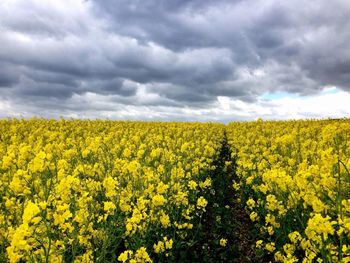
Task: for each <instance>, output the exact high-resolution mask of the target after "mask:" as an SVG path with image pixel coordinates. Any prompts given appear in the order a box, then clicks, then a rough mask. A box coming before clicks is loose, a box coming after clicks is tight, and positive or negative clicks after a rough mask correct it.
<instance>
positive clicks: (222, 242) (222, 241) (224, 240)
mask: <svg viewBox="0 0 350 263" xmlns="http://www.w3.org/2000/svg"><path fill="white" fill-rule="evenodd" d="M226 244H227V239H225V238H221V239H220V246H222V247H226Z"/></svg>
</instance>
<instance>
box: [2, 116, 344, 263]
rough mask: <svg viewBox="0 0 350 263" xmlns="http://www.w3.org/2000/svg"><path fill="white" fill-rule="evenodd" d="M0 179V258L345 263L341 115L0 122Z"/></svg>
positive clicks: (12, 120) (17, 259)
mask: <svg viewBox="0 0 350 263" xmlns="http://www.w3.org/2000/svg"><path fill="white" fill-rule="evenodd" d="M0 177H1V178H0V206H1V207H0V208H1V209H0V262H183V261H191V262H195V261H196V262H197V261H200V262H245V261H248V262H249V260H250V261H252V260H253V261H254V260H257V261H258V260H260V261H272V262H273V261H276V262H350V120H348V119H343V120H319V121H316V120H308V121H306V120H305V121H279V122H276V121H262V120H258V121H255V122H235V123H230V124H229V125H226V126H225V125H223V124H214V123H179V122H168V123H166V122H163V123H162V122H158V123H157V122H153V123H149V122H127V121H125V122H123V121H103V120H64V119H62V120H44V119H31V120H16V119H10V120H0ZM245 218H246V219H247V220H246V222H248V224H247V223H244V222H243V221H244V220H245ZM241 221H242V222H243V223H242V222H241ZM245 235H249V237H245ZM245 238H246V239H245ZM247 240H248V241H247ZM247 242H248V244H245V243H247ZM249 242H250V243H249ZM248 254H249V255H248ZM253 254H254V255H253ZM193 255H194V256H193ZM249 258H250V259H249Z"/></svg>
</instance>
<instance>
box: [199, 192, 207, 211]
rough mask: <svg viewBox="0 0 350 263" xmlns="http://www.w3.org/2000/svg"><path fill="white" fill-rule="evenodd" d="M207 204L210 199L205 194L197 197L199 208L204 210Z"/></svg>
mask: <svg viewBox="0 0 350 263" xmlns="http://www.w3.org/2000/svg"><path fill="white" fill-rule="evenodd" d="M207 204H208V201H207V200H206V199H205V198H204V197H203V196H200V197H199V198H198V199H197V208H198V209H202V210H203V211H205V207H206V206H207Z"/></svg>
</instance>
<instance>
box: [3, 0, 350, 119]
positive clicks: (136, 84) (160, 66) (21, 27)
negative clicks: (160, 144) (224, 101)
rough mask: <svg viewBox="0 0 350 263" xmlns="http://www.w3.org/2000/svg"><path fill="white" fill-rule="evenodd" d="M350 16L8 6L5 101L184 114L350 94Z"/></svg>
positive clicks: (184, 5)
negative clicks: (265, 100) (273, 98)
mask: <svg viewBox="0 0 350 263" xmlns="http://www.w3.org/2000/svg"><path fill="white" fill-rule="evenodd" d="M301 6H302V8H301ZM349 16H350V4H349V2H348V1H347V0H335V1H332V2H329V1H325V0H320V1H311V2H308V3H305V2H304V1H301V0H298V1H275V0H269V1H263V0H259V1H255V0H246V1H243V0H242V1H230V0H216V1H214V0H211V1H201V0H191V1H185V0H176V1H174V0H162V1H155V0H150V1H146V2H145V1H139V0H128V1H127V0H104V1H102V0H89V1H83V0H67V2H65V3H63V2H62V3H61V2H57V1H46V2H45V3H42V2H39V1H36V0H26V1H25V0H15V1H10V0H4V1H2V2H1V3H0V43H1V47H0V100H2V101H3V102H6V103H12V104H13V105H22V106H21V107H20V109H18V111H20V112H31V113H35V112H37V114H38V115H40V114H41V113H42V112H43V110H44V112H45V109H50V110H52V111H53V110H54V111H55V112H57V113H58V112H60V110H61V111H62V112H69V114H74V112H82V111H83V110H84V111H97V112H111V111H113V109H114V110H116V111H118V110H119V111H120V110H122V109H123V107H125V105H129V106H132V107H139V109H142V107H153V108H152V109H153V110H155V109H156V108H154V107H163V110H164V111H166V110H167V109H170V108H171V109H173V110H175V111H180V113H179V115H181V109H187V108H195V109H200V108H202V109H205V108H207V107H211V106H212V105H215V102H217V100H218V97H230V98H232V99H238V100H241V101H244V102H245V103H256V102H257V100H258V98H259V96H261V95H262V94H266V93H269V92H276V91H286V92H289V93H295V94H300V95H312V94H317V93H319V92H320V91H321V90H322V89H323V87H324V86H337V87H338V88H339V89H342V90H345V91H350V84H349V83H350V47H349V43H350V20H349V19H348V17H349ZM77 98H79V99H77ZM92 98H94V99H96V100H100V101H99V103H98V104H94V105H95V106H92V103H91V102H90V101H89V100H88V99H92ZM6 105H7V104H6ZM96 105H98V106H96ZM116 105H119V106H116ZM167 107H169V108H167ZM29 109H30V110H29ZM15 110H16V109H15ZM145 114H146V113H145ZM50 116H51V115H50ZM154 116H157V115H156V114H155V115H154ZM176 118H177V117H176Z"/></svg>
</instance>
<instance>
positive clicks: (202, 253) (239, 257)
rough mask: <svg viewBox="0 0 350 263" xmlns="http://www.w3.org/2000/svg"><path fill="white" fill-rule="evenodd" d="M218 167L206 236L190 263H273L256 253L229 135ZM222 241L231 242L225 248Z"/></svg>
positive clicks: (205, 224) (190, 256)
mask: <svg viewBox="0 0 350 263" xmlns="http://www.w3.org/2000/svg"><path fill="white" fill-rule="evenodd" d="M214 165H215V166H216V169H215V170H214V171H213V174H212V180H213V181H212V189H214V191H215V194H214V195H212V196H211V197H210V198H209V199H208V205H207V213H206V214H205V216H204V218H203V221H202V224H203V228H204V231H203V235H202V237H201V239H200V241H199V242H198V244H197V245H196V246H195V247H193V248H192V249H191V251H190V254H188V257H187V260H188V262H269V261H270V259H267V258H261V257H259V256H258V255H257V254H256V253H255V238H254V234H253V225H252V223H251V221H250V218H249V215H248V214H247V212H246V211H245V210H244V207H243V205H242V204H241V203H239V202H238V198H239V197H238V196H237V194H236V193H235V191H234V189H233V187H232V183H233V179H235V178H236V177H237V175H236V165H235V160H234V159H233V158H232V157H231V150H230V147H229V145H228V142H227V137H226V133H225V136H224V140H223V142H222V148H221V150H220V154H219V157H218V158H217V160H215V162H214ZM221 238H224V239H226V240H227V244H226V246H224V247H222V246H220V243H219V240H220V239H221ZM187 260H186V261H187Z"/></svg>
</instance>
